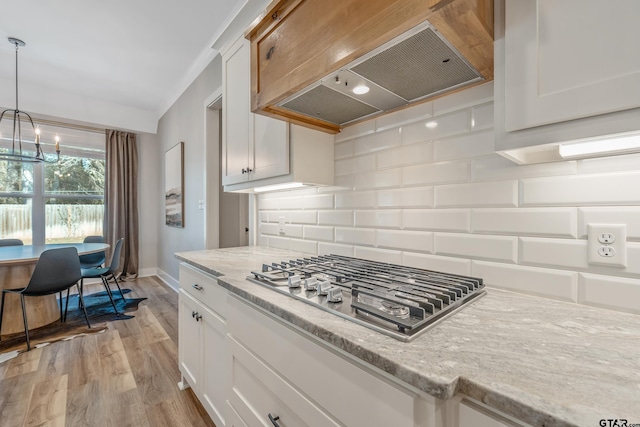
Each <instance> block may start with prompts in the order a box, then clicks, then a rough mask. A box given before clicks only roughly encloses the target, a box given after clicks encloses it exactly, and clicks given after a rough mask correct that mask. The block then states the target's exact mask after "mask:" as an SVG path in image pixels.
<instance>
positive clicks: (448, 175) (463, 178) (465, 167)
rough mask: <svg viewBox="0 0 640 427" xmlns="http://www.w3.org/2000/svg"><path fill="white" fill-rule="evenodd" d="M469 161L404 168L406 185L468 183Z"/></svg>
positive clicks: (403, 180) (403, 179)
mask: <svg viewBox="0 0 640 427" xmlns="http://www.w3.org/2000/svg"><path fill="white" fill-rule="evenodd" d="M470 171H471V169H470V166H469V159H463V160H453V161H449V162H439V163H427V164H424V165H418V166H407V167H404V168H402V182H403V184H404V185H419V184H446V183H453V182H468V181H469V180H470V177H471V172H470Z"/></svg>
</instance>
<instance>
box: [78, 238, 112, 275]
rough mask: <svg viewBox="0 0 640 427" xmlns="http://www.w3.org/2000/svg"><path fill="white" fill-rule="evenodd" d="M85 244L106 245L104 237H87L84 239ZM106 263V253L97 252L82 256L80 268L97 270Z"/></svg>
mask: <svg viewBox="0 0 640 427" xmlns="http://www.w3.org/2000/svg"><path fill="white" fill-rule="evenodd" d="M83 242H84V243H104V238H103V237H102V236H87V237H85V238H84V241H83ZM105 261H106V253H105V251H102V252H95V253H92V254H86V255H80V268H95V267H102V264H104V263H105Z"/></svg>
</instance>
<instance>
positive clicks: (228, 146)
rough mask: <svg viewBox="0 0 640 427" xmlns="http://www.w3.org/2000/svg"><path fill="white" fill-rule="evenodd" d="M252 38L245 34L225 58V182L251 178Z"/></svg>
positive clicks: (223, 152) (223, 172)
mask: <svg viewBox="0 0 640 427" xmlns="http://www.w3.org/2000/svg"><path fill="white" fill-rule="evenodd" d="M249 73H250V71H249V41H248V40H246V39H245V38H244V37H241V38H240V39H239V40H238V41H237V42H236V43H234V44H233V46H231V48H229V50H228V51H227V52H226V53H225V55H224V56H223V58H222V184H223V185H228V184H235V183H238V182H243V181H246V180H247V179H248V176H249V175H248V173H247V172H246V170H247V169H248V168H249V144H250V142H249V141H250V139H251V131H252V129H251V128H250V127H252V126H253V123H252V122H251V121H250V115H251V114H252V113H251V112H250V96H251V95H250V86H249V85H250V80H249Z"/></svg>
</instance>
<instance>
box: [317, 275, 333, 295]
mask: <svg viewBox="0 0 640 427" xmlns="http://www.w3.org/2000/svg"><path fill="white" fill-rule="evenodd" d="M329 289H331V282H330V281H328V280H322V279H320V280H318V295H327V294H328V293H329Z"/></svg>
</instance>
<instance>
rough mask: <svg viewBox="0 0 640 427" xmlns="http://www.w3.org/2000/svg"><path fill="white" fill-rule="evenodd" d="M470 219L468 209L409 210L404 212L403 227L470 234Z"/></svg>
mask: <svg viewBox="0 0 640 427" xmlns="http://www.w3.org/2000/svg"><path fill="white" fill-rule="evenodd" d="M469 218H470V212H469V210H467V209H407V210H404V211H402V226H403V228H405V229H418V230H435V231H460V232H468V231H469Z"/></svg>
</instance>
